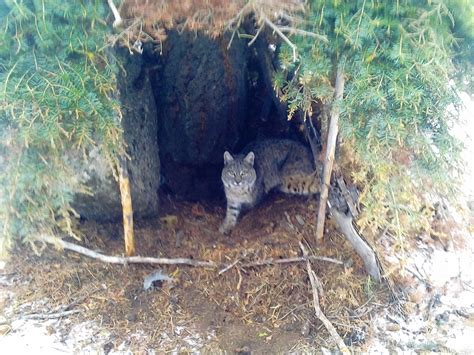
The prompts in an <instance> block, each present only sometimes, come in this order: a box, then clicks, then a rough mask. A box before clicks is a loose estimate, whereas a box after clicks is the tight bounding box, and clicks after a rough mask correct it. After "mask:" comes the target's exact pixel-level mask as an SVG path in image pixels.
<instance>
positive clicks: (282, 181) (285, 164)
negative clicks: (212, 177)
mask: <svg viewBox="0 0 474 355" xmlns="http://www.w3.org/2000/svg"><path fill="white" fill-rule="evenodd" d="M221 177H222V182H223V184H224V190H225V195H226V198H227V212H226V216H225V219H224V221H223V222H222V224H221V226H220V228H219V231H220V232H221V233H224V234H227V233H229V232H230V231H231V230H232V228H233V227H235V225H236V223H237V218H238V216H239V214H240V212H241V211H242V209H248V208H252V207H254V206H255V205H256V204H257V203H258V202H259V201H260V200H261V199H262V197H263V196H264V195H265V194H267V193H268V192H270V191H271V190H273V189H278V190H280V191H282V192H285V193H291V194H298V195H310V194H314V193H317V192H319V187H320V183H319V174H318V172H317V170H315V167H314V165H313V159H312V155H311V152H310V151H309V150H308V149H307V148H306V147H305V146H303V145H302V144H300V143H297V142H295V141H291V140H288V139H267V140H263V141H259V142H254V143H251V144H250V145H249V146H247V147H246V148H245V149H244V150H243V154H241V155H237V156H235V157H233V156H232V155H231V154H230V153H229V152H227V151H226V152H225V153H224V169H222V176H221Z"/></svg>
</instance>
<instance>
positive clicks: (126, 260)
mask: <svg viewBox="0 0 474 355" xmlns="http://www.w3.org/2000/svg"><path fill="white" fill-rule="evenodd" d="M35 239H36V240H38V241H41V242H46V243H50V244H54V245H57V246H59V247H61V248H63V249H67V250H72V251H75V252H76V253H79V254H82V255H85V256H88V257H89V258H93V259H97V260H100V261H103V262H106V263H111V264H122V265H125V264H163V265H190V266H201V267H210V268H215V267H217V265H216V264H215V263H214V262H212V261H199V260H193V259H186V258H173V259H170V258H153V257H146V256H128V257H127V256H125V257H124V256H110V255H104V254H101V253H98V252H95V251H93V250H91V249H88V248H85V247H83V246H80V245H77V244H74V243H70V242H66V241H64V240H62V239H59V238H56V237H52V236H48V235H41V236H37V237H36V238H35Z"/></svg>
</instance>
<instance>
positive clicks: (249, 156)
mask: <svg viewBox="0 0 474 355" xmlns="http://www.w3.org/2000/svg"><path fill="white" fill-rule="evenodd" d="M254 160H255V154H253V152H250V153H248V154H247V156H246V157H245V158H244V161H245V162H246V163H248V164H250V165H252V166H253V162H254Z"/></svg>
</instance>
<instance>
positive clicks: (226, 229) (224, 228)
mask: <svg viewBox="0 0 474 355" xmlns="http://www.w3.org/2000/svg"><path fill="white" fill-rule="evenodd" d="M231 230H232V226H230V225H228V224H227V223H222V224H221V225H220V227H219V232H221V233H222V234H226V235H227V234H229V233H230V232H231Z"/></svg>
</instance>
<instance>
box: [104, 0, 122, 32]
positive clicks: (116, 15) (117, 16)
mask: <svg viewBox="0 0 474 355" xmlns="http://www.w3.org/2000/svg"><path fill="white" fill-rule="evenodd" d="M107 3H108V4H109V7H110V10H112V13H113V14H114V19H115V20H114V23H113V24H112V26H114V27H118V26H120V25H121V24H122V23H123V20H122V17H120V13H119V12H118V10H117V8H116V7H115V5H114V2H113V1H112V0H107Z"/></svg>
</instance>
